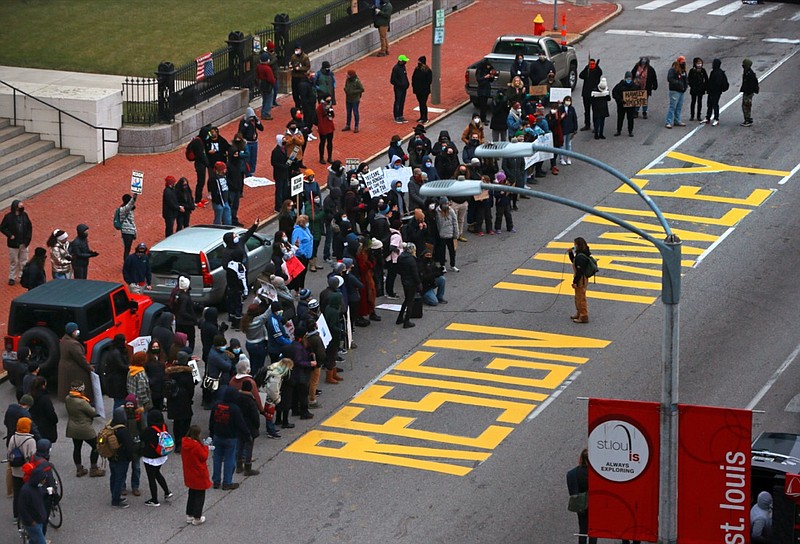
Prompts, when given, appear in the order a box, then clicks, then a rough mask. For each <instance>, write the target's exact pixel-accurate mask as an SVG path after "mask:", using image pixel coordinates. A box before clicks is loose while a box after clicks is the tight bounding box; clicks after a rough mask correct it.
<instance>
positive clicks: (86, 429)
mask: <svg viewBox="0 0 800 544" xmlns="http://www.w3.org/2000/svg"><path fill="white" fill-rule="evenodd" d="M69 387H70V390H69V395H67V398H66V400H65V402H64V403H65V405H66V408H67V416H68V423H67V438H71V439H72V460H73V462H74V463H75V475H76V476H77V477H78V478H80V477H82V476H85V475H86V474H87V473H88V474H89V476H90V477H92V478H97V477H100V476H105V474H106V471H105V470H103V469H101V468H99V467H98V466H97V460H98V457H99V454H98V453H97V433H96V432H95V430H94V427H93V426H92V422H93V421H94V418H96V417H98V416H97V411H96V410H95V409H94V407H93V406H92V402H91V401H90V400H89V398H88V397H87V396H86V395H85V394H84V393H85V391H86V385H84V383H83V382H82V381H80V380H73V381H72V383H70V384H69ZM84 442H86V443H87V444H88V445H89V447H90V448H91V450H90V452H89V461H90V462H91V469H90V470H86V469H85V468H83V463H82V456H81V449H82V448H83V443H84Z"/></svg>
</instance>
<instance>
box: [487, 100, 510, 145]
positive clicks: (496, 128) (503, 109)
mask: <svg viewBox="0 0 800 544" xmlns="http://www.w3.org/2000/svg"><path fill="white" fill-rule="evenodd" d="M510 109H511V108H510V105H509V103H508V98H506V93H504V92H503V91H498V93H497V95H495V97H494V105H493V106H492V120H491V121H489V128H490V129H492V141H493V142H505V141H506V135H507V134H508V126H507V125H506V121H507V119H508V112H509V110H510Z"/></svg>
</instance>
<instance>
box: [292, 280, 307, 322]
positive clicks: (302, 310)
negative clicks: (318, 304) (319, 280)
mask: <svg viewBox="0 0 800 544" xmlns="http://www.w3.org/2000/svg"><path fill="white" fill-rule="evenodd" d="M297 299H298V300H297V310H296V313H295V316H294V319H293V320H292V321H293V322H294V326H295V328H296V327H298V326H299V325H303V324H305V322H306V321H307V320H308V318H309V311H308V301H309V300H311V291H310V290H308V289H305V288H303V289H300V291H298V293H297Z"/></svg>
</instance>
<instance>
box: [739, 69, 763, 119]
mask: <svg viewBox="0 0 800 544" xmlns="http://www.w3.org/2000/svg"><path fill="white" fill-rule="evenodd" d="M758 90H759V89H758V77H757V76H756V73H755V72H754V71H753V61H752V60H750V59H744V60H743V61H742V86H741V87H740V88H739V92H740V93H742V114H743V115H744V122H742V123H741V125H740V126H743V127H751V126H753V95H756V94H758Z"/></svg>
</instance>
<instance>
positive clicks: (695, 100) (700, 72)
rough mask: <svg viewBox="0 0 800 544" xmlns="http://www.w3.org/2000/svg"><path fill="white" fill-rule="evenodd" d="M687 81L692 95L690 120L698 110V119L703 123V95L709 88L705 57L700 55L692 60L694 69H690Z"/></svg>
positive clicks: (692, 119)
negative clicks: (704, 64)
mask: <svg viewBox="0 0 800 544" xmlns="http://www.w3.org/2000/svg"><path fill="white" fill-rule="evenodd" d="M687 81H688V82H689V94H691V95H692V104H691V109H690V110H689V113H691V114H692V117H691V119H690V121H694V119H695V112H697V120H698V121H700V122H701V123H702V120H703V95H704V94H706V91H707V89H708V72H706V69H705V68H703V59H701V58H700V57H695V58H694V60H693V61H692V69H691V70H689V75H688V76H687ZM695 106H696V107H695Z"/></svg>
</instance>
